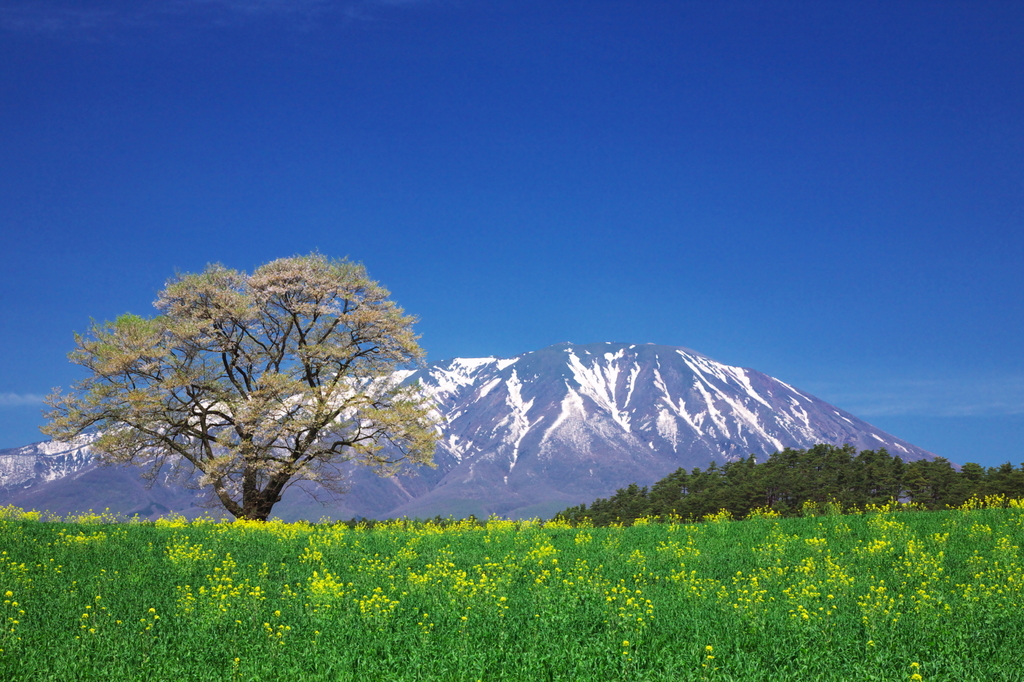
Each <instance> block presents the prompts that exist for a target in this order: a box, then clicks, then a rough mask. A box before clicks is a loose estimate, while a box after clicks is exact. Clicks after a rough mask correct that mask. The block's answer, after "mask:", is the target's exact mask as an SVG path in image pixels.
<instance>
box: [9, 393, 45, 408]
mask: <svg viewBox="0 0 1024 682" xmlns="http://www.w3.org/2000/svg"><path fill="white" fill-rule="evenodd" d="M42 404H43V396H41V395H36V394H34V393H0V407H22V406H25V405H42Z"/></svg>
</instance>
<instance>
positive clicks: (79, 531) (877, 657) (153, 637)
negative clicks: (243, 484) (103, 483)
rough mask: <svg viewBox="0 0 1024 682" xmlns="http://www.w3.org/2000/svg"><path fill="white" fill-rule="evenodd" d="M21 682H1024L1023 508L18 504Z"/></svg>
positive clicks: (14, 636)
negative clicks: (62, 512) (123, 519)
mask: <svg viewBox="0 0 1024 682" xmlns="http://www.w3.org/2000/svg"><path fill="white" fill-rule="evenodd" d="M0 511H2V512H3V513H0V516H2V517H3V518H2V519H0V552H2V554H0V594H2V595H3V603H2V606H0V609H2V611H0V620H2V621H3V631H2V633H0V649H2V650H3V651H2V653H0V679H3V680H14V679H24V680H82V679H86V680H91V679H97V680H99V679H102V680H111V679H116V680H143V679H144V680H261V681H262V680H303V679H326V680H418V681H419V680H478V679H479V680H611V679H626V680H917V679H923V680H950V681H954V680H955V681H958V682H959V681H961V680H1022V679H1024V662H1022V661H1024V657H1022V654H1021V651H1022V650H1024V610H1022V606H1024V573H1022V565H1024V558H1022V556H1021V551H1020V546H1021V544H1022V540H1024V509H1022V508H1020V505H1018V504H1016V503H1013V504H1011V505H1009V506H1007V505H1006V504H1005V503H996V504H990V505H987V506H986V505H981V508H975V509H968V508H965V509H961V510H950V511H945V512H910V511H896V510H895V509H893V508H887V509H885V510H875V511H872V512H867V513H862V514H856V515H827V516H806V517H803V518H792V519H777V518H772V517H771V516H760V517H757V515H755V518H752V519H748V520H745V521H730V520H726V519H718V520H710V521H707V522H703V523H683V522H678V523H643V522H640V523H638V524H637V525H634V526H632V527H625V528H624V527H611V528H571V527H568V526H567V525H565V524H557V523H548V524H541V523H539V522H510V521H501V520H492V521H490V522H488V523H487V524H474V523H470V522H463V523H458V524H452V525H449V526H447V527H442V526H438V525H432V524H426V525H424V524H401V523H396V524H384V525H377V526H376V527H375V528H373V529H366V528H359V527H357V528H355V529H352V528H349V527H347V526H345V525H311V524H283V523H275V522H271V523H266V524H263V523H255V522H253V523H248V522H236V523H213V522H202V521H200V522H193V523H187V522H184V521H161V522H157V523H155V524H150V523H104V522H103V520H102V519H100V518H80V519H78V520H77V522H75V523H71V522H68V521H67V520H64V521H49V522H45V521H41V520H38V515H35V514H33V513H30V514H22V513H20V512H19V511H17V510H13V509H7V510H0Z"/></svg>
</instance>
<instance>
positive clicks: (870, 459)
mask: <svg viewBox="0 0 1024 682" xmlns="http://www.w3.org/2000/svg"><path fill="white" fill-rule="evenodd" d="M975 495H978V496H985V495H1005V496H1006V497H1011V498H1015V497H1024V464H1022V465H1021V466H1020V468H1016V469H1015V468H1014V467H1013V465H1012V464H1010V463H1008V462H1007V463H1006V464H1003V465H1001V466H999V467H991V468H988V469H985V468H983V467H982V466H981V465H978V464H972V463H968V464H965V465H963V467H961V468H960V470H959V471H957V470H956V469H955V468H953V466H952V465H951V464H950V462H949V461H948V460H946V459H944V458H942V457H936V458H935V459H918V460H914V461H912V462H904V461H903V459H901V458H900V457H897V456H894V455H890V454H889V453H888V452H887V451H886V450H885V448H882V449H880V450H862V451H860V452H857V451H856V448H854V447H853V446H852V445H844V446H841V447H840V446H836V445H829V444H827V443H819V444H818V445H815V446H813V447H810V448H808V449H806V450H799V449H794V448H785V449H783V450H781V451H779V452H776V453H774V454H772V455H771V456H770V457H768V458H767V459H766V460H765V461H764V462H757V461H756V460H755V458H754V456H753V455H751V456H750V457H746V458H740V459H738V460H734V461H731V462H727V463H725V464H724V465H721V466H720V465H718V464H717V463H715V462H711V464H710V465H709V466H708V467H707V469H704V470H703V471H702V470H701V469H699V468H694V469H692V470H691V471H687V470H686V469H677V470H676V471H674V472H672V473H671V474H669V475H668V476H666V477H665V478H663V479H661V480H659V481H657V482H655V483H654V484H653V485H652V486H651V487H650V488H647V487H641V486H638V485H637V484H635V483H633V484H630V485H628V486H626V487H625V488H621V489H619V490H617V491H616V492H615V494H614V495H612V496H611V497H610V498H607V499H603V498H602V499H598V500H594V502H592V503H591V504H590V505H589V506H587V505H585V504H582V505H579V506H576V507H570V508H569V509H566V510H565V511H563V512H560V513H559V516H560V517H561V518H564V519H566V520H569V521H574V522H578V521H581V520H583V519H588V520H589V521H590V522H591V523H593V524H594V525H598V526H601V525H607V524H609V523H616V522H623V523H631V522H633V521H634V520H636V519H638V518H643V517H669V516H678V517H682V518H684V519H686V518H691V519H700V518H702V517H704V516H707V515H709V514H714V513H717V512H719V511H720V510H722V509H725V510H727V511H728V512H730V513H732V514H733V515H735V516H746V515H747V514H749V513H750V512H751V511H753V510H754V509H757V508H770V509H772V510H774V511H776V512H778V513H779V514H781V515H784V516H793V515H797V514H800V513H801V512H802V511H803V509H804V505H805V503H809V504H810V505H812V508H813V507H824V506H827V505H829V504H832V503H838V505H840V506H842V507H844V508H849V507H864V506H865V505H868V504H884V503H886V502H889V501H894V500H898V501H907V502H913V503H915V504H918V505H921V506H922V507H925V508H927V509H943V508H945V507H946V506H956V505H960V504H962V503H963V502H965V501H966V500H967V499H968V498H970V497H972V496H975Z"/></svg>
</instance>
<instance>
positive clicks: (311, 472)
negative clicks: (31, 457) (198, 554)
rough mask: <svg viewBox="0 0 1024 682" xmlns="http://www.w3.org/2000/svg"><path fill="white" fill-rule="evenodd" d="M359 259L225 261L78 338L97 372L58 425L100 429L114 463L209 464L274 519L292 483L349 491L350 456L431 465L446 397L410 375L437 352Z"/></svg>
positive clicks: (62, 429)
mask: <svg viewBox="0 0 1024 682" xmlns="http://www.w3.org/2000/svg"><path fill="white" fill-rule="evenodd" d="M389 296H390V294H389V292H388V291H387V290H386V289H384V288H383V287H381V286H380V285H379V284H378V283H377V282H374V281H373V280H371V279H369V277H368V276H367V273H366V270H365V268H364V267H363V266H362V265H360V264H357V263H353V262H350V261H348V260H329V259H327V258H326V257H324V256H322V255H319V254H313V255H309V256H296V257H293V258H282V259H279V260H275V261H272V262H270V263H267V264H265V265H263V266H261V267H259V268H257V269H256V270H255V271H254V272H253V273H252V274H251V275H249V274H246V273H244V272H239V271H236V270H231V269H228V268H225V267H223V266H221V265H209V266H207V268H206V269H205V270H204V271H203V272H201V273H198V274H183V275H178V276H176V277H174V278H172V279H171V280H170V281H169V282H168V283H167V285H166V287H165V288H164V289H163V291H161V292H160V294H159V296H158V298H157V300H156V302H155V303H154V305H155V306H156V308H157V309H158V310H159V311H160V313H161V314H160V315H158V316H157V317H153V318H144V317H140V316H137V315H131V314H126V315H122V316H120V317H118V318H117V319H116V320H114V321H113V322H106V323H102V324H93V326H92V328H91V329H90V330H89V331H88V332H87V333H86V334H76V335H75V346H76V347H75V349H74V350H73V351H72V352H71V353H70V354H69V358H70V360H71V361H72V362H73V363H75V364H78V365H81V366H82V367H84V368H86V369H87V370H88V372H89V375H88V376H87V377H86V378H85V379H83V380H81V381H80V382H78V383H76V384H75V385H74V387H73V390H72V391H71V392H70V393H67V394H64V393H61V391H60V389H57V390H55V391H54V392H53V394H51V395H50V396H49V398H48V399H47V402H48V404H49V405H50V406H51V407H52V408H53V409H52V411H51V412H50V413H49V414H48V415H47V417H48V419H49V423H48V424H47V425H46V426H45V427H43V431H44V432H45V433H46V434H48V435H50V436H52V437H53V438H54V439H56V440H69V439H71V438H74V437H76V436H78V435H80V434H83V433H89V432H94V433H97V434H98V437H97V438H96V440H95V441H94V442H93V443H92V448H93V449H94V450H96V451H97V452H98V453H99V455H100V457H101V460H102V461H105V462H109V463H135V464H145V465H148V466H149V467H150V471H151V472H154V473H155V472H156V471H159V470H160V469H161V467H163V466H165V465H167V464H170V465H173V466H177V467H179V468H180V467H184V469H185V471H186V472H189V473H194V472H195V471H198V472H200V473H201V478H200V479H199V480H200V484H201V485H204V486H209V487H210V488H211V489H212V491H213V493H214V494H215V495H216V497H217V499H218V500H219V501H220V503H221V504H222V505H223V506H224V508H225V509H226V510H227V511H228V512H230V513H231V514H232V515H234V516H235V517H237V518H244V519H266V518H267V517H268V516H269V514H270V512H271V509H272V508H273V506H274V504H275V503H277V502H278V501H280V499H281V495H282V493H283V491H284V490H285V488H286V487H287V486H289V485H290V484H292V483H295V482H297V481H315V482H318V483H320V484H321V485H323V486H325V487H326V488H327V489H328V490H340V489H341V488H342V486H341V484H343V483H344V472H343V467H342V466H341V465H343V464H344V463H346V462H354V463H358V464H365V465H369V466H372V467H374V468H376V469H377V470H378V472H380V473H382V474H391V473H395V472H396V471H397V470H398V469H399V467H400V466H401V465H402V464H403V463H413V464H430V465H432V457H433V452H434V442H435V437H436V435H435V434H436V429H435V426H436V424H435V421H434V418H433V417H432V416H431V415H432V414H434V412H433V410H432V407H433V406H432V405H431V404H430V403H429V401H428V400H427V399H425V398H424V397H423V395H422V394H421V393H420V391H419V388H418V386H413V385H402V384H401V383H400V382H399V381H397V380H396V379H395V370H396V369H399V368H401V367H406V366H410V365H413V364H415V363H419V362H422V358H423V355H424V354H423V351H422V349H421V348H420V347H419V345H418V344H417V337H416V336H415V334H414V333H413V330H412V325H413V323H414V322H415V318H413V317H412V316H409V315H406V314H405V313H404V311H403V310H402V309H401V308H399V307H398V306H397V305H396V304H395V303H394V302H393V301H391V300H390V298H389Z"/></svg>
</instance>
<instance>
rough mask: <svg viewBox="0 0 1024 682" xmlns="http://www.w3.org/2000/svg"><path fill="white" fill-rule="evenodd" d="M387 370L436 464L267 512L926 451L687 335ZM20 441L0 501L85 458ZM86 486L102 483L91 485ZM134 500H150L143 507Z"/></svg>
mask: <svg viewBox="0 0 1024 682" xmlns="http://www.w3.org/2000/svg"><path fill="white" fill-rule="evenodd" d="M400 378H403V379H404V380H405V381H410V382H411V381H419V382H420V383H421V385H422V386H423V388H424V389H425V390H426V391H427V392H428V393H429V394H431V395H432V396H433V398H434V400H435V401H436V404H437V406H438V411H439V413H440V415H441V416H442V417H443V418H444V423H443V424H442V426H441V427H440V434H439V435H440V441H439V445H438V449H437V454H436V456H435V463H436V464H437V467H436V468H434V469H430V468H427V467H420V468H418V469H416V470H415V471H410V472H408V473H406V474H403V475H400V476H396V477H392V478H388V479H381V478H379V477H376V476H375V475H374V474H372V473H371V472H369V471H367V470H365V469H362V468H358V467H354V468H352V469H350V474H351V478H352V487H351V492H350V493H349V494H348V495H346V496H345V497H344V498H342V499H341V500H336V501H334V502H332V503H329V504H327V505H326V506H321V505H318V504H316V503H312V502H310V501H309V500H308V499H307V498H306V497H304V496H303V495H302V493H300V492H299V491H297V490H294V491H291V492H289V494H287V495H286V496H285V499H284V500H283V501H282V502H281V503H279V505H278V507H276V508H275V512H276V513H277V514H279V515H281V516H282V517H286V518H312V519H314V520H315V519H317V518H319V517H320V516H323V515H327V516H332V517H334V518H338V517H348V516H353V515H362V516H369V517H385V516H395V515H402V514H408V515H410V516H421V517H424V516H433V515H435V514H442V515H446V514H454V515H456V516H460V515H466V514H470V513H473V514H477V515H486V514H490V513H497V514H503V515H511V516H532V515H540V516H545V515H549V514H551V513H553V512H554V511H557V510H558V509H562V508H565V507H566V506H568V505H572V504H578V503H580V502H590V501H591V500H593V499H594V498H596V497H602V496H607V495H609V494H610V493H611V492H613V491H614V490H615V489H616V488H618V487H621V486H623V485H625V484H626V483H628V482H632V481H635V482H638V483H640V484H641V485H645V484H649V483H652V482H654V481H655V480H657V479H659V478H661V477H663V476H665V475H666V474H667V473H669V472H671V471H673V470H675V469H677V468H679V467H681V466H682V467H686V468H688V469H690V468H693V467H702V468H703V467H706V466H707V465H708V463H709V462H711V461H717V462H720V463H721V462H724V461H727V460H730V459H735V458H738V457H741V456H747V455H750V454H754V455H756V456H758V457H759V458H762V457H767V455H769V454H771V453H772V452H775V451H777V450H780V449H782V448H784V447H793V448H806V447H809V446H811V445H814V444H815V443H831V444H836V445H842V444H845V443H851V444H853V445H854V446H856V447H857V448H858V449H879V448H882V447H885V448H887V449H888V450H889V451H890V452H892V453H893V454H897V455H899V456H901V457H903V458H904V459H906V460H913V459H920V458H922V457H933V455H932V454H931V453H929V452H926V451H924V450H922V449H920V448H918V447H915V446H913V445H911V444H910V443H907V442H905V441H902V440H900V439H898V438H895V437H893V436H891V435H889V434H887V433H885V432H883V431H881V430H879V429H877V428H875V427H873V426H871V425H870V424H868V423H866V422H864V421H862V420H860V419H857V418H856V417H855V416H853V415H852V414H849V413H847V412H844V411H843V410H840V409H838V408H836V407H833V406H832V405H829V404H828V403H826V402H824V401H822V400H819V399H818V398H815V397H814V396H811V395H809V394H807V393H804V392H802V391H799V390H797V389H795V388H793V387H792V386H789V385H788V384H786V383H784V382H782V381H779V380H777V379H773V378H772V377H769V376H767V375H765V374H762V373H760V372H757V371H754V370H751V369H743V368H739V367H732V366H729V365H724V364H722V363H719V362H716V361H714V360H712V359H710V358H708V357H707V356H705V355H702V354H700V353H698V352H696V351H692V350H689V349H686V348H677V347H669V346H657V345H651V344H647V345H637V344H621V343H620V344H613V343H599V344H590V345H573V344H568V343H564V344H558V345H555V346H550V347H548V348H544V349H542V350H539V351H534V352H530V353H525V354H523V355H520V356H517V357H515V358H508V359H499V358H456V359H454V360H448V361H444V362H440V363H437V364H434V365H431V366H429V367H427V368H424V369H421V370H418V371H415V372H403V373H402V375H400ZM31 447H32V446H29V448H31ZM38 447H40V448H42V450H41V452H42V451H46V452H49V450H47V448H49V449H51V450H52V449H53V448H54V446H53V444H49V445H46V444H40V445H39V446H38ZM29 448H22V449H21V451H22V454H20V455H17V454H14V452H15V451H4V452H0V488H2V489H6V491H7V493H6V494H4V495H0V502H4V503H6V501H7V500H10V501H15V502H16V503H18V502H20V501H24V500H27V499H29V498H31V497H34V498H37V499H43V498H45V497H46V496H45V495H43V496H42V497H40V494H41V493H42V491H43V490H45V489H48V488H49V489H53V490H55V489H57V488H59V489H61V490H66V491H67V492H62V493H61V495H60V499H62V500H73V498H74V492H73V491H74V490H75V489H76V486H75V483H74V481H75V480H77V479H74V478H69V476H72V477H73V476H74V475H76V473H75V472H76V471H85V469H87V468H88V467H95V464H93V463H92V462H91V460H90V459H89V458H88V457H85V459H83V458H82V456H81V455H80V454H79V455H75V456H76V457H79V459H76V460H74V462H79V463H80V464H81V467H80V469H77V470H74V466H77V465H73V464H67V465H63V466H64V468H63V469H60V471H63V472H65V473H64V474H63V475H57V473H53V474H52V475H51V474H45V475H40V476H37V477H36V478H32V477H27V476H26V475H25V474H24V472H25V471H27V467H28V466H29V462H28V460H27V459H25V458H26V457H28V456H29V455H30V452H29V451H28V450H29ZM84 451H85V452H87V449H86V450H84ZM79 452H82V451H79ZM9 453H11V454H9ZM19 457H20V458H21V459H20V460H19V459H18V458H19ZM47 457H52V455H46V454H40V455H39V461H40V462H45V461H47V460H46V458H47ZM68 461H69V462H70V461H71V460H68ZM35 466H36V468H39V469H40V470H43V469H46V470H47V471H54V472H56V471H57V470H58V468H59V467H58V468H55V465H54V464H51V465H48V466H50V468H49V469H47V468H46V466H44V465H42V464H37V465H35ZM72 470H74V471H72ZM105 470H106V469H105ZM19 471H20V472H23V473H21V474H19V473H16V472H19ZM90 471H91V469H90ZM101 471H102V470H101ZM106 471H110V470H106ZM48 476H49V478H47V477H48ZM94 476H95V475H94ZM112 483H113V482H112ZM117 485H119V486H120V487H121V488H122V489H123V488H125V487H128V488H133V487H134V486H131V485H129V484H128V483H126V482H124V481H122V482H120V483H118V484H117ZM78 488H82V486H81V485H79V486H78ZM91 489H92V490H93V493H92V495H93V496H95V495H96V494H99V495H100V496H101V497H102V488H99V489H95V487H94V488H91ZM160 489H161V486H160V485H159V484H158V485H155V486H154V487H153V489H152V490H150V491H148V492H149V494H150V497H151V498H152V499H149V498H145V497H144V498H140V499H138V500H135V501H134V502H133V504H134V505H135V506H139V507H142V508H148V509H151V510H153V511H152V513H153V514H156V513H159V512H160V509H159V508H158V507H167V506H170V508H172V509H175V508H177V507H180V506H182V505H185V506H186V507H187V505H192V504H195V496H194V495H193V494H191V493H189V492H187V491H179V492H178V493H177V494H168V493H170V491H166V492H164V493H160V494H159V495H157V492H159V491H160ZM97 491H98V492H97ZM154 491H157V492H154ZM157 498H159V499H157ZM147 501H148V503H149V504H150V505H153V504H156V505H158V507H153V506H150V507H146V504H144V503H146V502H147ZM29 506H32V505H29ZM35 506H37V507H38V506H39V505H35ZM61 506H62V507H66V505H64V504H62V505H61ZM92 506H93V507H98V508H103V507H106V506H110V505H105V504H93V505H92ZM187 508H188V509H193V510H194V509H196V508H195V507H187ZM54 511H64V509H61V510H56V509H55V510H54ZM122 511H125V512H132V511H138V510H136V509H122Z"/></svg>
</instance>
